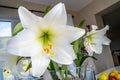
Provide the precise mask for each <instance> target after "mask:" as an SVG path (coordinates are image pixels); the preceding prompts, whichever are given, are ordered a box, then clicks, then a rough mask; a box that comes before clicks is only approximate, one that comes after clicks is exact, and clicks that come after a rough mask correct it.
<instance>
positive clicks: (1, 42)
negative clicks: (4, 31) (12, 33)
mask: <svg viewBox="0 0 120 80" xmlns="http://www.w3.org/2000/svg"><path fill="white" fill-rule="evenodd" d="M9 39H10V37H0V51H3V50H5V49H6V45H7V41H8V40H9Z"/></svg>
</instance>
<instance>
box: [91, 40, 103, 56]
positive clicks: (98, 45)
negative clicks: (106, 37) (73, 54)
mask: <svg viewBox="0 0 120 80" xmlns="http://www.w3.org/2000/svg"><path fill="white" fill-rule="evenodd" d="M90 48H91V50H92V51H94V52H95V53H97V54H100V53H102V49H103V48H102V44H101V43H99V42H98V43H96V44H95V45H90Z"/></svg>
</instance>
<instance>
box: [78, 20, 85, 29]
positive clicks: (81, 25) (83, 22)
mask: <svg viewBox="0 0 120 80" xmlns="http://www.w3.org/2000/svg"><path fill="white" fill-rule="evenodd" d="M85 22H86V20H85V19H83V20H82V21H81V22H80V23H79V25H77V26H76V27H78V28H82V27H83V25H84V24H85Z"/></svg>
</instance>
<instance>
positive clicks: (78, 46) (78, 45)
mask: <svg viewBox="0 0 120 80" xmlns="http://www.w3.org/2000/svg"><path fill="white" fill-rule="evenodd" d="M85 21H86V20H82V21H81V22H80V24H79V25H78V26H76V27H78V28H82V27H83V25H84V23H85ZM83 41H84V37H81V38H80V39H78V40H76V41H75V42H74V43H73V49H74V51H75V53H76V55H77V59H75V60H74V62H75V64H76V66H77V67H80V66H81V65H82V63H83V62H84V61H85V60H86V59H87V58H88V57H90V58H93V59H95V60H97V59H96V58H95V57H93V56H88V55H87V54H86V53H83V52H82V48H84V45H83V43H84V42H83Z"/></svg>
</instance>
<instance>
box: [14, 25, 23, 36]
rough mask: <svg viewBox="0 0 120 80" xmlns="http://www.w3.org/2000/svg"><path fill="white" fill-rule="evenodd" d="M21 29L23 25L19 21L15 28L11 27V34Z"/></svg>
mask: <svg viewBox="0 0 120 80" xmlns="http://www.w3.org/2000/svg"><path fill="white" fill-rule="evenodd" d="M21 30H23V26H22V24H21V23H18V24H17V25H16V26H15V28H14V29H13V33H12V35H13V36H15V35H16V34H17V33H18V32H20V31H21Z"/></svg>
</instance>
